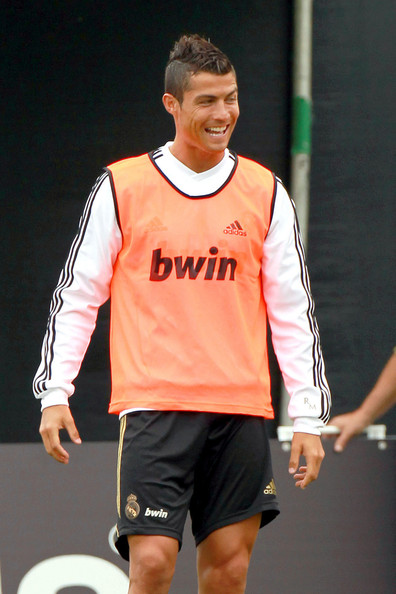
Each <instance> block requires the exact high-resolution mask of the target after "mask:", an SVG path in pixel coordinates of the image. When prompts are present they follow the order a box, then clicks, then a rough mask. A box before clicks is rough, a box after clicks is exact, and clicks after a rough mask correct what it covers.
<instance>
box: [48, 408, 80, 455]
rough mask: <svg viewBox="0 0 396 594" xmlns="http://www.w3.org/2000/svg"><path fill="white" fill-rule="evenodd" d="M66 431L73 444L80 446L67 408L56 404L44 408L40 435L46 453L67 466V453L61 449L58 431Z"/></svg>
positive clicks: (78, 437)
mask: <svg viewBox="0 0 396 594" xmlns="http://www.w3.org/2000/svg"><path fill="white" fill-rule="evenodd" d="M61 429H66V431H67V432H68V434H69V436H70V439H71V440H72V442H73V443H76V444H80V443H81V438H80V436H79V434H78V431H77V428H76V425H75V423H74V419H73V417H72V414H71V412H70V409H69V407H68V406H66V405H64V404H58V405H55V406H49V407H48V408H45V409H44V410H43V412H42V415H41V424H40V435H41V439H42V440H43V444H44V447H45V449H46V451H47V453H48V454H49V455H50V456H52V457H53V458H55V460H57V461H58V462H61V463H62V464H68V462H69V453H68V452H67V451H66V450H65V449H64V448H63V447H62V444H61V442H60V437H59V431H60V430H61Z"/></svg>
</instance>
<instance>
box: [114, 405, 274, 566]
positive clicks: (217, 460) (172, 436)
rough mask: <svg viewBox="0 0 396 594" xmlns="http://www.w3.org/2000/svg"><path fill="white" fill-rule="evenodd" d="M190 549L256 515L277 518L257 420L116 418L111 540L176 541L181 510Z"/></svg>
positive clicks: (162, 415)
mask: <svg viewBox="0 0 396 594" xmlns="http://www.w3.org/2000/svg"><path fill="white" fill-rule="evenodd" d="M188 510H190V515H191V520H192V531H193V534H194V537H195V542H196V544H197V545H198V544H199V543H200V542H201V541H202V540H204V539H205V538H206V537H207V536H208V535H209V534H210V533H211V532H213V531H214V530H217V529H218V528H222V527H223V526H227V525H229V524H233V523H235V522H239V521H241V520H245V519H247V518H250V517H251V516H253V515H255V514H257V513H260V512H261V513H262V520H261V526H264V525H265V524H268V523H269V522H271V520H273V519H274V518H275V517H276V516H277V515H278V513H279V510H278V503H277V501H276V489H275V483H274V479H273V474H272V466H271V455H270V450H269V443H268V438H267V433H266V429H265V420H264V419H263V418H262V417H253V416H245V415H226V414H218V413H201V412H172V411H170V412H159V411H141V412H136V413H131V414H128V415H125V416H124V417H122V419H121V428H120V444H119V452H118V466H117V512H118V521H117V536H118V539H117V542H116V547H117V549H118V551H119V553H120V555H121V556H122V557H123V558H124V559H127V560H128V558H129V549H128V542H127V535H129V534H156V535H165V536H170V537H173V538H176V539H177V540H178V541H179V547H181V544H182V536H183V529H184V524H185V520H186V516H187V512H188Z"/></svg>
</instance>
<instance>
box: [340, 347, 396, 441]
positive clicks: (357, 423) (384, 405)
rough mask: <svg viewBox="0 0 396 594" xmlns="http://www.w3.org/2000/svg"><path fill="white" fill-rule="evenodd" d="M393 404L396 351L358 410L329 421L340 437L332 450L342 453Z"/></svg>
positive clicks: (395, 392) (395, 390) (395, 384)
mask: <svg viewBox="0 0 396 594" xmlns="http://www.w3.org/2000/svg"><path fill="white" fill-rule="evenodd" d="M394 404H396V350H395V351H394V352H393V355H392V356H391V358H390V359H389V361H388V362H387V364H386V365H385V367H384V369H383V370H382V371H381V373H380V375H379V377H378V380H377V381H376V383H375V385H374V387H373V389H372V390H371V391H370V392H369V393H368V394H367V396H366V398H365V399H364V400H363V402H362V404H361V405H360V406H359V408H357V409H355V410H353V411H352V412H350V413H346V414H343V415H338V416H336V417H333V418H332V419H331V420H330V424H331V425H334V426H335V427H338V429H339V430H340V435H339V436H338V437H337V439H336V441H335V443H334V450H335V451H336V452H342V451H343V450H344V449H345V447H346V445H347V444H348V442H349V441H350V440H351V439H352V438H353V437H354V436H355V435H358V434H359V433H361V432H362V431H363V430H364V429H365V428H366V427H367V426H368V425H370V424H371V423H373V421H375V420H376V419H378V417H380V416H382V415H383V414H385V413H386V412H387V411H388V410H389V409H390V408H391V407H392V406H393V405H394Z"/></svg>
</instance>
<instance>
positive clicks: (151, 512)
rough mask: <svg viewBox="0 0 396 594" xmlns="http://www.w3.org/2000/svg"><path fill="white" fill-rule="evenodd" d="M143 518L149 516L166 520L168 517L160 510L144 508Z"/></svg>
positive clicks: (166, 513)
mask: <svg viewBox="0 0 396 594" xmlns="http://www.w3.org/2000/svg"><path fill="white" fill-rule="evenodd" d="M144 515H145V516H151V517H153V518H162V519H163V520H166V518H167V517H168V512H167V511H165V510H163V509H162V508H161V509H150V508H149V507H147V508H146V511H145V512H144Z"/></svg>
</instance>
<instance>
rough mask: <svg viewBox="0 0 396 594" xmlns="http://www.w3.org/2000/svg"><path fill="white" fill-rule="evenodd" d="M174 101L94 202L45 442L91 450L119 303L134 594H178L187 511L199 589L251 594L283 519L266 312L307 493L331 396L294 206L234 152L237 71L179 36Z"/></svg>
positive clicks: (116, 362)
mask: <svg viewBox="0 0 396 594" xmlns="http://www.w3.org/2000/svg"><path fill="white" fill-rule="evenodd" d="M163 104H164V106H165V109H166V110H167V111H168V112H169V113H170V114H171V115H172V116H173V118H174V122H175V128H176V135H175V139H174V141H173V142H170V143H167V144H166V145H165V146H163V147H161V148H159V149H157V150H156V151H153V152H152V153H149V154H148V155H147V154H146V155H142V156H140V157H135V158H131V159H126V160H123V161H121V162H118V163H115V164H113V165H110V166H109V167H108V168H107V169H106V171H105V173H104V174H103V175H102V176H101V177H100V178H99V179H98V180H97V183H96V185H95V186H94V188H93V190H92V193H91V195H90V197H89V199H88V203H87V206H86V209H85V211H84V215H83V217H82V219H81V222H80V229H79V234H78V235H77V237H76V240H75V242H74V244H73V246H72V249H71V252H70V255H69V259H68V261H67V263H66V266H65V269H64V272H63V273H62V275H61V278H60V281H59V284H58V287H57V289H56V290H55V293H54V297H53V302H52V307H51V314H50V318H49V323H48V328H47V334H46V337H45V339H44V344H43V350H42V363H41V365H40V368H39V370H38V372H37V375H36V378H35V382H34V386H35V393H36V395H37V396H38V397H41V398H42V406H43V413H42V423H41V427H40V432H41V435H42V438H43V442H44V445H45V447H46V450H47V452H48V453H49V454H50V455H52V456H53V457H54V458H55V459H56V460H58V461H60V462H63V463H67V462H68V453H67V452H66V451H65V450H64V448H63V447H62V445H61V444H60V441H59V429H61V428H66V429H67V430H68V432H69V434H70V436H71V439H72V440H73V441H74V442H75V443H80V442H81V440H80V438H79V435H78V432H77V429H76V427H75V424H74V421H73V418H72V416H71V413H70V411H69V408H68V406H67V405H68V397H70V396H71V395H72V393H73V390H74V388H73V386H72V381H73V379H74V377H75V376H76V375H77V373H78V370H79V367H80V364H81V361H82V359H83V357H84V354H85V350H86V348H87V346H88V343H89V340H90V336H91V333H92V331H93V328H94V326H95V320H96V312H97V308H98V307H99V306H100V305H101V304H102V303H103V302H104V301H105V300H106V299H107V298H108V297H109V296H111V329H110V335H111V344H110V353H111V368H112V396H111V401H110V407H109V410H110V412H112V413H116V414H119V415H120V418H121V430H120V446H119V461H118V471H117V513H118V522H117V531H118V541H117V548H118V550H119V551H120V553H121V555H122V556H123V557H125V558H126V559H127V558H128V557H129V562H130V588H129V594H144V593H149V594H163V593H166V592H168V590H169V587H170V583H171V580H172V576H173V572H174V567H175V562H176V557H177V553H178V550H179V548H180V546H181V539H182V533H183V526H184V522H185V518H186V515H187V512H188V510H190V513H191V517H192V529H193V533H194V536H195V540H196V544H197V567H198V583H199V592H200V594H212V593H215V592H216V593H221V594H227V593H232V594H240V593H242V592H244V591H245V584H246V575H247V570H248V564H249V559H250V555H251V552H252V548H253V545H254V542H255V539H256V536H257V533H258V530H259V528H260V527H261V526H263V525H265V524H267V523H268V522H270V521H271V520H272V519H273V518H274V517H275V516H276V515H277V514H278V505H277V502H276V489H275V484H274V481H273V476H272V469H271V460H270V453H269V450H268V440H267V437H266V433H265V421H264V419H265V418H273V410H272V406H271V400H270V378H269V372H268V359H267V346H266V320H267V315H268V317H269V320H270V323H271V327H272V334H273V341H274V345H275V350H276V353H277V356H278V360H279V363H280V366H281V369H282V373H283V376H284V379H285V382H286V386H287V388H288V390H289V392H290V394H291V402H290V407H289V412H290V415H291V417H292V418H293V420H294V430H295V433H294V438H293V442H292V449H291V456H290V463H289V472H290V473H291V474H293V475H294V478H295V481H296V486H298V487H300V488H302V489H305V488H306V487H307V486H308V485H309V483H310V482H311V481H313V480H315V479H316V477H317V475H318V472H319V468H320V464H321V461H322V459H323V456H324V453H323V449H322V446H321V441H320V429H321V427H322V426H323V424H324V423H325V422H327V420H328V416H329V405H330V396H329V390H328V386H327V382H326V379H325V376H324V366H323V360H322V355H321V350H320V344H319V335H318V330H317V325H316V321H315V318H314V315H313V301H312V297H311V294H310V290H309V279H308V275H307V271H306V267H305V262H304V254H303V248H302V245H301V241H300V237H299V234H298V228H297V222H296V218H295V212H294V208H293V205H292V203H291V201H290V199H289V197H288V196H287V193H286V191H285V189H284V188H283V186H282V184H281V183H280V181H279V180H277V179H276V178H275V176H274V175H273V174H272V173H271V172H269V171H268V170H267V169H265V168H264V167H262V166H261V165H259V164H257V163H255V162H253V161H250V160H248V159H244V158H242V157H238V156H237V155H236V154H235V153H233V152H232V151H229V150H228V148H227V147H228V143H229V140H230V137H231V134H232V132H233V130H234V127H235V124H236V122H237V119H238V116H239V107H238V89H237V81H236V75H235V71H234V68H233V66H232V65H231V63H230V61H229V59H228V58H227V57H226V56H225V55H224V54H223V53H222V52H221V51H220V50H219V49H217V48H216V47H215V46H213V45H212V44H211V43H210V42H208V41H206V40H204V39H202V38H200V37H199V36H196V35H194V36H183V37H181V38H180V40H179V41H178V42H177V43H176V44H175V47H174V49H173V51H172V52H171V54H170V59H169V62H168V65H167V68H166V73H165V94H164V96H163ZM300 456H304V457H305V460H306V464H305V465H303V466H300V467H299V460H300Z"/></svg>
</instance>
